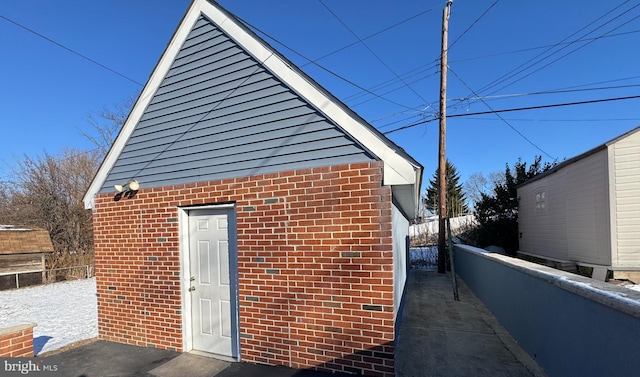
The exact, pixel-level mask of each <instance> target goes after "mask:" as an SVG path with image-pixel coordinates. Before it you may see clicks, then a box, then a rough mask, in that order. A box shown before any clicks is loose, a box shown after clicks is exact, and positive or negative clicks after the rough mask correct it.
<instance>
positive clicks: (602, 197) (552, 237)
mask: <svg viewBox="0 0 640 377" xmlns="http://www.w3.org/2000/svg"><path fill="white" fill-rule="evenodd" d="M542 192H544V193H545V194H544V196H545V197H544V203H545V209H544V210H540V208H539V204H540V203H539V201H540V199H541V198H540V193H542ZM518 196H519V197H520V204H519V211H518V212H519V221H518V228H519V232H520V233H521V238H520V251H522V252H524V253H529V254H535V255H539V256H542V257H546V258H549V259H552V260H561V261H579V262H582V263H589V264H607V265H608V264H610V263H611V254H610V246H609V225H608V224H609V214H608V211H609V207H608V200H607V197H608V194H607V169H606V151H605V150H602V151H600V152H598V153H595V154H592V155H590V156H588V157H585V158H583V159H581V160H579V161H576V162H574V163H573V164H570V165H567V166H565V167H563V168H561V169H559V170H558V171H557V172H555V173H552V174H549V175H548V176H545V177H543V178H541V179H538V180H535V181H533V182H532V183H530V184H528V185H524V186H521V187H520V188H518Z"/></svg>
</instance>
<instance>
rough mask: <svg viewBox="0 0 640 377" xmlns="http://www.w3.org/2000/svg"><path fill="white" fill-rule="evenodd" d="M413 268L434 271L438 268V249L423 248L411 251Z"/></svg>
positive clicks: (411, 249)
mask: <svg viewBox="0 0 640 377" xmlns="http://www.w3.org/2000/svg"><path fill="white" fill-rule="evenodd" d="M409 264H410V265H411V268H419V269H426V270H432V269H436V268H437V267H438V247H437V246H422V247H412V248H410V249H409Z"/></svg>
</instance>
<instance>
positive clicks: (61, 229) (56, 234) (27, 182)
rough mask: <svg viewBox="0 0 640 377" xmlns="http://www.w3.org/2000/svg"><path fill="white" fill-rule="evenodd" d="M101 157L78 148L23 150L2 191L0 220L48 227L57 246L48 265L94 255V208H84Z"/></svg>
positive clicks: (96, 153)
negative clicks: (26, 152) (33, 152)
mask: <svg viewBox="0 0 640 377" xmlns="http://www.w3.org/2000/svg"><path fill="white" fill-rule="evenodd" d="M98 162H99V158H98V152H97V151H93V152H86V151H79V150H75V149H65V150H63V151H62V152H61V153H60V154H59V155H50V154H46V153H45V154H44V155H43V156H39V157H35V158H32V157H28V156H25V157H24V158H23V159H22V160H21V161H18V162H17V165H16V166H17V167H16V168H15V169H14V172H13V182H12V183H11V185H7V187H6V190H5V192H4V193H3V196H2V197H0V205H1V207H0V223H7V224H14V225H21V226H27V227H38V228H44V229H46V230H47V231H49V234H50V236H51V240H52V242H53V245H54V249H55V253H54V255H53V257H52V258H50V259H49V260H48V263H49V268H55V267H59V266H60V265H61V264H69V263H72V264H74V263H73V262H74V261H75V262H80V261H81V260H83V261H84V262H80V263H86V262H88V259H92V254H93V232H92V225H91V212H90V211H88V210H85V209H84V206H83V204H82V197H83V196H84V193H85V191H86V190H87V188H88V187H89V184H90V183H91V180H92V179H93V175H94V174H95V171H96V169H97V166H98Z"/></svg>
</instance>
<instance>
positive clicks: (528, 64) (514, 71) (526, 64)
mask: <svg viewBox="0 0 640 377" xmlns="http://www.w3.org/2000/svg"><path fill="white" fill-rule="evenodd" d="M629 1H630V0H626V1H625V2H623V3H622V4H620V5H618V6H616V7H614V8H613V9H611V10H609V11H608V12H605V13H604V14H603V15H601V16H600V17H598V18H597V19H595V20H593V21H591V22H590V23H588V24H587V25H585V26H583V27H582V28H580V29H578V30H577V31H575V32H573V33H572V34H571V35H569V36H567V37H565V38H564V39H562V40H561V41H560V42H559V43H556V44H555V45H552V46H550V47H549V48H547V49H546V50H545V51H543V52H541V53H539V54H538V55H536V56H534V57H533V58H531V59H529V60H527V61H526V62H524V63H522V64H520V65H519V66H518V67H516V68H514V69H512V70H511V71H509V72H508V73H506V74H504V75H502V76H501V77H500V78H498V79H496V80H494V81H492V82H491V83H489V84H487V85H485V86H483V87H482V88H480V89H479V90H478V92H485V91H487V90H489V89H491V88H493V87H495V86H497V85H499V84H501V83H503V82H505V81H507V80H509V79H511V78H513V77H515V76H517V75H519V74H521V73H523V72H524V71H526V70H528V69H530V68H532V67H534V66H536V65H538V64H540V63H542V62H543V61H545V60H547V59H548V58H550V57H551V56H553V55H555V54H557V53H559V52H560V51H562V50H564V49H565V48H567V47H569V46H571V45H573V44H575V43H577V40H576V41H572V42H570V43H568V44H564V42H565V41H567V40H568V39H569V38H571V37H573V36H574V35H576V34H578V33H580V32H581V31H583V30H585V29H586V28H588V27H590V26H591V25H593V24H595V23H596V22H598V21H600V20H601V19H603V18H604V17H606V16H607V15H609V14H611V13H612V12H614V11H616V10H617V9H618V8H620V7H622V6H623V5H624V4H626V3H628V2H629ZM638 6H640V4H638V5H636V6H634V7H632V8H631V9H628V10H626V11H625V12H624V13H622V14H620V15H618V16H616V17H614V18H613V19H611V20H609V21H607V22H605V23H604V24H602V25H600V26H598V27H597V28H595V29H593V30H591V31H589V32H587V33H586V34H583V35H582V36H581V37H579V38H578V40H579V39H581V38H584V37H586V36H587V35H589V34H591V33H593V32H595V31H596V30H598V29H600V28H602V27H604V26H605V25H607V24H609V23H611V22H613V21H614V20H616V19H617V18H619V17H621V16H622V15H624V14H626V13H628V12H629V11H631V10H632V9H634V8H636V7H638ZM591 42H592V41H591ZM591 42H588V43H587V44H589V43H591ZM560 45H563V46H562V47H561V48H560V49H559V50H557V51H554V52H552V53H550V54H548V55H546V56H544V55H545V54H546V53H547V52H549V51H551V50H553V49H554V48H556V47H558V46H560ZM584 46H586V44H585V45H584ZM584 46H583V47H584ZM536 59H537V60H536ZM556 61H557V60H555V61H554V62H552V63H555V62H556ZM547 66H548V65H545V67H547ZM523 67H524V68H523ZM543 68H544V67H543ZM538 71H539V70H536V71H535V72H538ZM527 76H529V75H527ZM527 76H525V77H527ZM521 79H522V78H521ZM521 79H518V80H515V81H513V82H511V83H510V84H508V85H505V86H503V87H501V88H500V89H499V90H502V89H504V88H506V87H507V86H510V85H513V84H514V83H516V82H517V81H520V80H521ZM495 92H496V91H493V92H492V93H495Z"/></svg>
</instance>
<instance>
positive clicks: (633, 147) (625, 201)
mask: <svg viewBox="0 0 640 377" xmlns="http://www.w3.org/2000/svg"><path fill="white" fill-rule="evenodd" d="M609 149H610V153H609V155H610V156H611V158H612V163H611V165H612V167H613V171H612V173H611V174H612V176H611V179H612V183H613V188H612V190H611V192H612V193H613V197H612V199H611V200H612V203H611V204H612V208H611V210H612V221H611V224H612V228H613V230H612V231H613V232H614V233H615V237H614V243H613V249H614V250H613V255H614V262H615V263H614V267H640V132H636V133H634V134H632V135H629V136H628V137H626V138H624V139H622V140H619V141H617V142H615V143H614V144H612V145H610V146H609Z"/></svg>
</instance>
